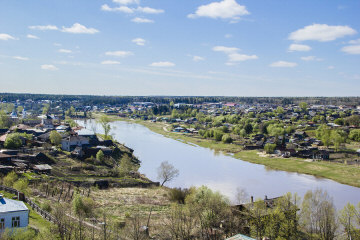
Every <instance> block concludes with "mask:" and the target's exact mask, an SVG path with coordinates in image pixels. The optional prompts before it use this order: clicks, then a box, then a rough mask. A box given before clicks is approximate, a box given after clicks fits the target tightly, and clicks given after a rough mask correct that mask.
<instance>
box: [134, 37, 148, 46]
mask: <svg viewBox="0 0 360 240" xmlns="http://www.w3.org/2000/svg"><path fill="white" fill-rule="evenodd" d="M132 42H133V43H135V44H136V45H139V46H144V45H145V43H146V40H145V39H142V38H135V39H133V40H132Z"/></svg>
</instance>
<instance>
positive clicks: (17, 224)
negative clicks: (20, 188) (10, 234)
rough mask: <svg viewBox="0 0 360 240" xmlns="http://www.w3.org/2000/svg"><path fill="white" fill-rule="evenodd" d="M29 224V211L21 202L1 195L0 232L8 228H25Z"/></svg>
mask: <svg viewBox="0 0 360 240" xmlns="http://www.w3.org/2000/svg"><path fill="white" fill-rule="evenodd" d="M28 224H29V209H28V208H27V207H26V206H25V204H24V203H23V202H21V201H17V200H12V199H8V198H4V197H3V195H1V194H0V232H3V231H5V229H6V228H10V229H11V228H12V229H15V228H23V227H27V225H28Z"/></svg>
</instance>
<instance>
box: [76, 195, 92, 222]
mask: <svg viewBox="0 0 360 240" xmlns="http://www.w3.org/2000/svg"><path fill="white" fill-rule="evenodd" d="M72 205H73V209H74V212H75V213H76V214H77V215H81V214H84V215H85V216H86V217H89V216H91V215H92V214H93V209H94V205H95V203H94V200H92V199H91V198H86V197H81V196H80V195H79V194H76V196H75V197H74V199H73V201H72Z"/></svg>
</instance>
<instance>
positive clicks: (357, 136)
mask: <svg viewBox="0 0 360 240" xmlns="http://www.w3.org/2000/svg"><path fill="white" fill-rule="evenodd" d="M349 138H350V139H351V140H354V141H356V142H360V129H354V130H351V131H350V134H349Z"/></svg>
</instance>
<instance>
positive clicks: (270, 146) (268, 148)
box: [264, 143, 276, 154]
mask: <svg viewBox="0 0 360 240" xmlns="http://www.w3.org/2000/svg"><path fill="white" fill-rule="evenodd" d="M275 148H276V144H271V143H267V144H265V146H264V150H265V152H266V153H268V154H270V153H274V151H275Z"/></svg>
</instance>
